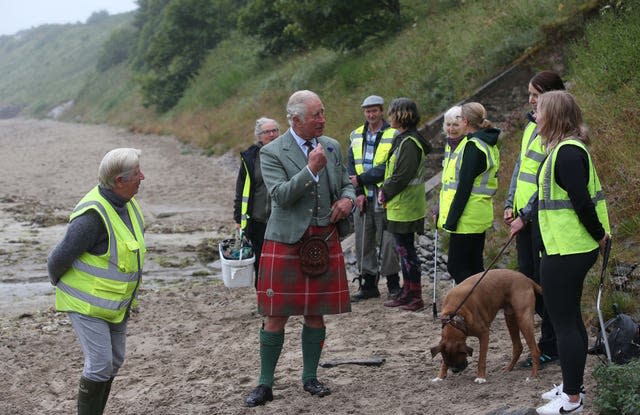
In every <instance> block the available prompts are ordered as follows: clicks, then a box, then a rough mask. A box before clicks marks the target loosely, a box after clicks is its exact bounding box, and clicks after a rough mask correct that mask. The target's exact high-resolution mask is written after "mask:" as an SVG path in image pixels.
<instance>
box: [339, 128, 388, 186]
mask: <svg viewBox="0 0 640 415" xmlns="http://www.w3.org/2000/svg"><path fill="white" fill-rule="evenodd" d="M397 133H398V130H396V129H395V128H391V127H388V128H387V129H385V130H384V131H383V132H382V137H381V138H380V142H379V143H378V146H377V147H376V150H375V154H374V155H373V165H374V166H379V165H381V164H385V163H386V162H387V158H388V156H389V150H391V144H392V142H393V137H395V136H396V135H397ZM349 140H350V145H351V151H352V152H353V159H354V166H355V169H356V174H362V173H364V155H363V153H362V149H363V147H364V143H365V142H366V132H365V131H364V124H362V125H361V126H360V127H358V128H356V129H355V130H353V131H352V132H351V136H350V137H349ZM381 184H382V182H380V183H377V185H378V186H380V185H381ZM364 190H365V195H366V194H367V193H368V191H369V189H368V188H366V186H365V189H364Z"/></svg>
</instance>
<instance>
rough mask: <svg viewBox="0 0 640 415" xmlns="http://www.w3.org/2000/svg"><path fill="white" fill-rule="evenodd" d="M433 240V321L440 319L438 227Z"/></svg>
mask: <svg viewBox="0 0 640 415" xmlns="http://www.w3.org/2000/svg"><path fill="white" fill-rule="evenodd" d="M433 233H434V238H433V319H434V320H435V319H437V318H438V306H437V305H436V285H438V227H437V226H436V229H435V231H434V232H433Z"/></svg>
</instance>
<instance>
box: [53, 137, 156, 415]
mask: <svg viewBox="0 0 640 415" xmlns="http://www.w3.org/2000/svg"><path fill="white" fill-rule="evenodd" d="M140 153H141V152H140V150H137V149H133V148H117V149H114V150H111V151H109V152H108V153H107V154H106V155H105V156H104V158H103V159H102V162H101V163H100V167H99V169H98V177H99V184H98V185H97V186H95V187H94V188H93V189H91V190H90V191H89V192H88V193H87V194H86V195H85V196H84V197H83V198H82V199H81V200H80V202H78V204H77V205H76V207H75V208H74V210H73V212H72V213H71V216H70V218H69V225H68V226H67V231H66V234H65V236H64V238H63V239H62V241H61V242H60V243H58V245H56V247H55V248H54V249H53V250H52V251H51V253H50V254H49V257H48V258H47V267H48V271H49V278H50V280H51V283H52V284H53V285H55V286H56V310H58V311H66V312H67V313H68V314H69V318H70V320H71V324H72V325H73V328H74V330H75V332H76V335H77V336H78V340H79V343H80V346H81V348H82V352H83V354H84V369H83V371H82V376H81V378H80V388H79V392H78V414H81V415H88V414H102V413H103V411H104V407H105V405H106V403H107V398H108V396H109V392H110V390H111V383H112V382H113V379H114V377H115V376H116V374H117V372H118V369H119V368H120V366H122V362H123V361H124V355H125V336H126V328H127V320H128V317H129V313H130V312H131V308H132V307H133V306H134V305H135V298H136V294H137V293H138V290H139V288H140V282H141V278H142V266H143V264H144V255H145V251H146V249H145V243H144V219H143V216H142V211H141V210H140V206H139V205H138V203H137V202H136V200H135V199H134V198H133V196H134V195H135V194H136V193H137V192H138V188H139V186H140V182H141V181H142V180H144V174H142V171H141V170H140V161H139V158H140Z"/></svg>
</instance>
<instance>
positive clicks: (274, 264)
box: [257, 225, 351, 316]
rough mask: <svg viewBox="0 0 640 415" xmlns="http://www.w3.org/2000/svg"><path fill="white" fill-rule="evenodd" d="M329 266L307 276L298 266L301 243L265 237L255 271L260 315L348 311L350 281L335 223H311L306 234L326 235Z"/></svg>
mask: <svg viewBox="0 0 640 415" xmlns="http://www.w3.org/2000/svg"><path fill="white" fill-rule="evenodd" d="M331 231H333V232H332V234H331V236H330V237H329V239H328V240H327V244H328V245H329V259H330V260H329V269H328V270H327V272H326V273H325V274H323V275H320V276H317V277H308V276H306V275H305V274H303V273H302V270H301V269H300V255H299V253H298V250H299V249H300V242H298V243H295V244H285V243H282V242H276V241H269V240H265V241H264V245H263V246H262V254H261V255H260V267H259V271H258V291H257V294H258V312H259V313H260V314H262V315H263V316H297V315H306V316H319V315H325V314H340V313H347V312H349V311H351V301H350V298H349V282H348V281H347V273H346V271H345V267H344V256H343V255H342V247H341V246H340V240H339V238H338V232H337V230H336V229H335V226H333V225H331V226H324V227H320V226H312V227H309V228H308V229H307V231H306V233H305V236H306V235H326V234H328V233H329V232H331Z"/></svg>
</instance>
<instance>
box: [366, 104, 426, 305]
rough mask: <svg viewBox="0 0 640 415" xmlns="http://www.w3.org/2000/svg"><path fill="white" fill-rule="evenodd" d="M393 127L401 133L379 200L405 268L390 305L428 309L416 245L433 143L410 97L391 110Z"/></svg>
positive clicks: (394, 142) (392, 151)
mask: <svg viewBox="0 0 640 415" xmlns="http://www.w3.org/2000/svg"><path fill="white" fill-rule="evenodd" d="M388 116H389V122H390V124H391V127H393V128H395V129H397V130H398V132H399V134H398V135H397V136H396V137H395V138H394V139H393V142H392V144H391V149H390V150H389V158H388V160H387V164H386V167H385V172H384V183H383V184H382V187H381V188H380V190H379V192H378V202H380V204H381V205H384V207H385V209H386V218H387V221H388V225H387V229H388V231H389V232H391V233H392V234H393V237H394V241H395V247H396V251H397V252H398V256H399V257H400V264H401V267H402V279H403V285H402V291H401V292H400V295H399V296H398V297H397V298H396V299H392V300H389V301H386V302H385V303H384V305H385V306H386V307H400V308H402V309H403V310H408V311H418V310H421V309H422V308H424V301H423V300H422V284H421V270H420V260H419V259H418V255H417V253H416V248H415V244H414V237H415V233H419V234H422V233H424V217H425V209H426V201H425V195H424V193H425V189H424V181H425V180H424V179H425V167H426V155H427V153H429V151H431V145H430V144H429V143H428V142H427V141H426V140H425V139H424V137H422V135H420V133H419V132H418V130H417V126H418V123H419V122H420V115H419V113H418V107H417V106H416V104H415V102H413V101H411V100H410V99H408V98H396V99H394V100H393V101H392V102H391V105H390V106H389V111H388Z"/></svg>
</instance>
